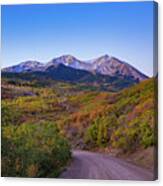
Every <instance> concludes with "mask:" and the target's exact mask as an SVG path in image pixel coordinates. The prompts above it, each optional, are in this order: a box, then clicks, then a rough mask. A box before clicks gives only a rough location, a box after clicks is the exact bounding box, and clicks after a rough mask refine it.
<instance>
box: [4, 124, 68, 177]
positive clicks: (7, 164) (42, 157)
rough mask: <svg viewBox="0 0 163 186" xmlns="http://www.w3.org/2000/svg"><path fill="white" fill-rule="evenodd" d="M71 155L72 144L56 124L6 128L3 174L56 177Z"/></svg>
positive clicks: (10, 126) (23, 125)
mask: <svg viewBox="0 0 163 186" xmlns="http://www.w3.org/2000/svg"><path fill="white" fill-rule="evenodd" d="M70 157H71V153H70V146H69V144H68V142H67V140H66V139H65V138H64V137H63V136H61V134H60V132H59V130H58V128H57V126H56V124H55V123H49V122H44V123H35V124H33V123H32V124H31V123H24V124H22V125H20V126H18V127H16V126H13V125H8V126H4V127H3V129H2V176H8V177H15V176H20V177H56V176H58V174H59V173H60V171H61V170H62V168H63V167H64V166H65V165H66V163H67V162H68V160H69V159H70Z"/></svg>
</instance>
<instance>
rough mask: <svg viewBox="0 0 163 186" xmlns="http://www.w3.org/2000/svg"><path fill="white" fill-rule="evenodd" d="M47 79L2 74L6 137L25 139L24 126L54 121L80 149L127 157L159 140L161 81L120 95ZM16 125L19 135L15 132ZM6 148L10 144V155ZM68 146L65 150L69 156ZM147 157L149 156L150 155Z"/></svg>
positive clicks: (145, 84)
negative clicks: (157, 105)
mask: <svg viewBox="0 0 163 186" xmlns="http://www.w3.org/2000/svg"><path fill="white" fill-rule="evenodd" d="M47 82H48V84H47V86H46V85H45V84H46V81H45V82H44V83H43V84H42V83H41V82H40V83H38V80H32V81H31V80H30V81H29V80H28V79H24V80H22V79H19V78H17V79H14V78H13V77H12V78H11V77H10V78H9V77H3V78H2V127H3V128H2V129H3V130H2V136H3V138H7V139H8V140H9V141H10V140H11V142H12V140H13V139H15V137H14V136H15V135H21V134H22V135H21V136H20V138H21V139H23V136H24V135H23V131H24V130H27V131H28V130H29V131H30V130H34V129H32V128H33V127H32V126H33V125H34V126H39V125H40V126H42V127H44V126H46V125H47V124H46V123H49V125H50V126H49V127H50V128H51V127H52V128H53V125H54V126H57V128H58V130H59V131H60V132H59V133H60V135H61V136H64V137H66V138H67V139H68V141H69V142H70V144H71V148H75V149H76V148H77V149H87V150H91V151H92V150H93V151H94V150H95V151H101V150H102V151H104V150H105V151H106V150H107V151H111V152H118V153H116V154H118V155H119V154H122V155H124V154H128V153H133V152H135V153H136V152H138V150H141V151H143V150H145V149H148V148H151V147H153V146H154V145H155V144H156V138H155V128H156V127H157V126H156V124H155V119H156V118H154V117H155V113H154V108H155V101H154V96H155V83H154V82H155V79H153V78H152V79H148V80H145V81H142V82H141V83H139V84H137V85H134V86H132V87H130V88H126V89H124V90H122V91H120V92H115V93H114V92H112V93H111V92H106V91H99V90H97V89H95V90H94V89H92V90H91V88H89V89H88V88H86V89H85V88H84V87H81V86H79V85H78V84H71V83H65V82H60V81H56V80H55V81H54V80H47ZM51 123H52V124H51ZM30 126H31V127H32V128H31V129H30V128H29V129H28V127H30ZM16 128H17V130H18V131H17V132H18V133H15V132H14V131H15V130H16ZM23 128H24V129H23ZM38 130H39V129H38ZM41 130H47V129H46V128H45V129H41ZM54 130H56V129H54ZM33 132H34V131H33ZM26 135H27V136H28V133H27V134H26ZM33 135H36V134H35V133H34V134H33ZM41 135H43V134H41ZM57 135H58V134H57ZM40 137H41V136H40ZM20 138H18V139H20ZM27 139H28V137H27ZM30 140H31V139H30ZM38 142H39V141H38ZM7 143H8V142H7ZM25 143H27V142H25ZM30 143H31V142H30ZM30 143H29V144H30ZM48 143H50V142H48ZM59 143H60V142H59ZM61 143H62V142H61ZM3 145H4V144H3ZM6 148H7V146H6V145H4V147H3V149H4V151H5V153H7V149H6ZM45 148H47V147H45ZM66 148H67V147H66V146H65V149H63V151H65V152H67V157H66V158H68V156H69V155H68V150H66ZM5 149H6V150H5ZM38 152H39V151H38ZM13 153H14V152H13ZM5 156H6V155H5ZM152 157H153V156H152ZM2 158H3V155H2ZM142 158H143V159H145V158H146V157H144V154H142V156H141V159H142ZM150 161H153V160H150ZM151 165H152V164H151ZM150 168H151V167H150ZM56 174H57V173H56Z"/></svg>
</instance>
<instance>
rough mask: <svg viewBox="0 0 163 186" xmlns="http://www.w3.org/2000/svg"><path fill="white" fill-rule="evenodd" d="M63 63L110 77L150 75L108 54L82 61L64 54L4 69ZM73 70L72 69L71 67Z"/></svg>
mask: <svg viewBox="0 0 163 186" xmlns="http://www.w3.org/2000/svg"><path fill="white" fill-rule="evenodd" d="M59 64H62V65H64V66H65V67H70V68H73V69H76V70H84V71H87V72H89V73H91V74H100V75H105V76H110V77H116V76H122V77H125V78H126V77H127V78H132V79H134V80H136V81H142V80H144V79H147V78H148V77H147V76H146V75H144V74H143V73H141V72H140V71H138V70H137V69H135V68H134V67H133V66H131V65H129V64H128V63H126V62H123V61H121V60H119V59H117V58H115V57H111V56H108V55H104V56H101V57H99V58H96V59H93V60H90V61H81V60H78V59H77V58H75V57H74V56H71V55H63V56H60V57H58V58H54V59H52V60H51V61H50V62H48V63H46V64H43V63H40V62H37V61H26V62H23V63H20V64H18V65H15V66H11V67H7V68H4V69H2V71H3V72H12V73H13V72H15V73H20V72H36V71H40V72H46V71H48V70H49V68H51V69H55V70H56V67H57V66H58V65H59ZM71 70H72V69H71Z"/></svg>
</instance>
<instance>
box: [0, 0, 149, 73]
mask: <svg viewBox="0 0 163 186" xmlns="http://www.w3.org/2000/svg"><path fill="white" fill-rule="evenodd" d="M1 12H2V60H3V63H2V67H6V66H10V65H14V64H18V63H20V62H22V61H26V60H38V61H41V62H48V61H49V60H51V59H52V58H54V57H58V56H61V55H63V54H71V55H74V56H75V57H77V58H79V59H81V60H89V59H92V58H96V57H99V56H101V55H104V54H108V55H111V56H114V57H117V58H119V59H121V60H124V61H126V62H128V63H130V64H131V65H133V66H134V67H136V68H138V69H139V70H141V71H142V72H144V73H145V74H147V75H149V76H152V74H153V68H152V65H153V3H152V2H134V3H133V2H129V3H95V4H92V3H89V4H86V3H82V4H47V5H45V4H44V5H6V6H2V10H1Z"/></svg>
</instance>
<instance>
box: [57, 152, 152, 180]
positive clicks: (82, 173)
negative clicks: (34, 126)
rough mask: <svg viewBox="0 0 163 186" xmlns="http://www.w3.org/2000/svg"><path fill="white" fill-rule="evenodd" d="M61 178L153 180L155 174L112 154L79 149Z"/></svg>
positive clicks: (74, 153)
mask: <svg viewBox="0 0 163 186" xmlns="http://www.w3.org/2000/svg"><path fill="white" fill-rule="evenodd" d="M60 178H68V179H105V180H106V179H107V180H153V174H152V173H151V172H149V171H148V170H146V169H143V168H140V167H138V166H135V165H133V164H130V163H128V162H126V161H124V160H121V159H118V158H115V157H112V156H108V155H103V154H100V153H93V152H88V151H78V150H77V151H73V161H72V163H71V165H70V167H68V168H67V169H66V170H65V171H64V172H63V173H62V174H61V175H60Z"/></svg>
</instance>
